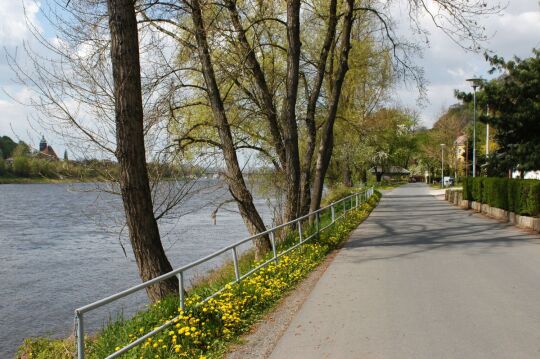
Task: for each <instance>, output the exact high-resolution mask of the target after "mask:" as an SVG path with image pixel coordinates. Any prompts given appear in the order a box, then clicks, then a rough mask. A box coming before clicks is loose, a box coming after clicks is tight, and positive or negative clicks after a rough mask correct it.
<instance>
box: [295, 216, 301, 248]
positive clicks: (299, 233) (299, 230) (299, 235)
mask: <svg viewBox="0 0 540 359" xmlns="http://www.w3.org/2000/svg"><path fill="white" fill-rule="evenodd" d="M296 223H297V224H298V238H300V243H302V221H298V222H296Z"/></svg>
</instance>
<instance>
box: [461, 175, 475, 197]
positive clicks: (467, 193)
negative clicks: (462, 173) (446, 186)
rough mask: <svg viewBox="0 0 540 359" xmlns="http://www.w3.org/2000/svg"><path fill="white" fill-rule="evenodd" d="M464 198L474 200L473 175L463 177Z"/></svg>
mask: <svg viewBox="0 0 540 359" xmlns="http://www.w3.org/2000/svg"><path fill="white" fill-rule="evenodd" d="M463 199H466V200H468V201H472V200H473V195H472V177H464V178H463Z"/></svg>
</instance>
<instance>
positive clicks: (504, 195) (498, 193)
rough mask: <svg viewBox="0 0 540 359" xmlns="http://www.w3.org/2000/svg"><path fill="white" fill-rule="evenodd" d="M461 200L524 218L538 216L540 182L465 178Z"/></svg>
mask: <svg viewBox="0 0 540 359" xmlns="http://www.w3.org/2000/svg"><path fill="white" fill-rule="evenodd" d="M463 199H466V200H469V201H476V202H482V203H485V204H488V205H490V206H491V207H497V208H502V209H504V210H507V211H510V212H514V213H517V214H520V215H524V216H538V215H539V214H540V181H539V180H522V179H511V178H492V177H475V178H472V177H467V178H464V179H463Z"/></svg>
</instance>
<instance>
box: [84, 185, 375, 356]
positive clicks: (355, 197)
mask: <svg viewBox="0 0 540 359" xmlns="http://www.w3.org/2000/svg"><path fill="white" fill-rule="evenodd" d="M373 193H374V189H373V187H370V188H368V189H365V190H363V191H361V192H357V193H354V194H352V195H350V196H347V197H345V198H342V199H340V200H339V201H336V202H334V203H332V204H330V205H328V206H326V207H323V208H320V209H319V210H317V211H314V212H311V213H308V214H306V215H305V216H302V217H299V218H297V219H295V220H292V221H290V222H287V223H284V224H281V225H279V226H276V227H273V228H270V229H268V230H266V231H264V232H261V233H258V234H256V235H254V236H251V237H248V238H245V239H243V240H241V241H238V242H236V243H234V244H231V245H229V246H227V247H225V248H222V249H220V250H218V251H217V252H214V253H212V254H209V255H207V256H206V257H203V258H201V259H199V260H196V261H194V262H192V263H190V264H187V265H185V266H183V267H180V268H177V269H175V270H173V271H171V272H169V273H166V274H163V275H160V276H159V277H156V278H154V279H151V280H149V281H146V282H143V283H141V284H139V285H136V286H133V287H131V288H129V289H126V290H124V291H121V292H118V293H116V294H113V295H111V296H109V297H106V298H103V299H100V300H98V301H96V302H94V303H91V304H88V305H85V306H83V307H80V308H77V309H75V341H76V345H77V358H78V359H84V314H85V313H88V312H90V311H92V310H94V309H97V308H99V307H102V306H104V305H106V304H109V303H111V302H114V301H116V300H118V299H120V298H123V297H125V296H128V295H130V294H132V293H135V292H138V291H140V290H142V289H144V288H146V287H148V286H151V285H153V284H156V283H158V282H161V281H163V280H166V279H169V278H171V277H176V278H177V279H178V283H179V293H178V294H179V299H180V308H181V309H182V310H184V309H185V304H184V299H185V298H184V295H185V283H184V272H185V271H187V270H189V269H191V268H194V267H196V266H198V265H199V264H202V263H205V262H207V261H209V260H211V259H213V258H215V257H217V256H219V255H221V254H223V253H226V252H228V251H230V252H231V254H232V260H233V263H234V273H235V280H234V281H232V282H230V283H237V282H240V281H242V280H243V279H244V278H246V277H248V276H250V275H251V274H253V273H254V272H256V271H257V270H259V269H261V268H263V267H265V266H266V265H268V264H269V263H271V262H275V261H277V260H278V258H279V257H281V256H283V255H284V254H286V253H288V252H290V251H292V250H294V249H295V248H297V247H298V246H301V245H302V244H304V243H305V242H307V241H309V240H310V239H312V238H314V237H316V236H318V235H319V233H320V232H322V231H324V230H325V229H327V228H328V227H330V226H332V225H333V224H334V223H335V222H336V221H337V220H338V219H340V218H342V217H344V216H346V214H347V211H348V210H351V209H355V208H357V207H358V206H360V205H361V204H362V203H364V202H365V201H367V199H368V198H370V197H371V196H372V195H373ZM347 207H348V208H347ZM328 210H330V219H331V220H330V223H329V224H327V225H326V226H324V227H323V228H320V217H321V214H322V213H323V211H328ZM336 210H337V212H338V213H339V212H340V211H342V212H341V214H340V215H338V216H337V217H336ZM305 220H313V221H314V224H315V230H314V232H313V233H311V234H310V235H308V236H307V237H306V238H304V237H303V235H304V233H303V230H302V221H305ZM295 224H296V226H297V231H298V238H299V241H298V243H297V244H295V245H293V246H291V247H289V248H287V249H285V250H284V251H282V252H280V253H278V251H277V247H276V240H275V232H276V231H277V230H280V229H282V228H285V227H289V228H291V227H292V226H294V225H295ZM266 235H268V236H269V238H270V242H271V245H272V252H273V255H272V257H271V258H270V259H268V260H267V261H265V262H263V263H262V264H259V265H258V266H256V267H255V268H253V269H251V270H249V271H248V272H246V273H244V274H242V273H241V271H240V266H239V263H238V247H239V246H240V245H242V244H244V243H247V242H250V241H252V240H254V239H256V238H259V237H262V236H266ZM230 283H229V284H230ZM224 289H225V286H224V287H222V288H221V289H219V290H217V291H216V292H214V293H213V294H212V295H210V296H208V297H206V298H204V299H203V300H201V301H200V302H199V303H197V305H196V306H198V305H201V304H203V303H205V302H207V301H208V300H210V299H211V298H214V297H215V296H217V295H218V294H219V293H221V292H222V291H223V290H224ZM175 319H176V318H173V319H171V320H169V321H167V322H165V323H164V324H162V325H161V326H159V327H157V328H154V330H152V331H150V332H148V333H146V334H145V335H143V336H141V337H139V338H137V339H135V340H134V341H133V342H131V343H129V344H128V345H126V346H124V347H122V348H120V349H118V350H117V351H115V352H114V353H112V354H110V355H109V356H108V357H107V358H106V359H112V358H116V357H117V356H119V355H121V354H122V353H125V352H127V351H128V350H130V349H132V348H134V347H135V346H137V345H139V344H141V343H142V342H144V341H145V340H146V339H147V338H149V337H151V336H153V335H154V334H156V333H159V332H160V331H162V330H164V329H165V328H167V327H168V326H170V325H171V324H173V323H174V320H175Z"/></svg>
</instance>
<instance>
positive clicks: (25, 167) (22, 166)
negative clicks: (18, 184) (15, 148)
mask: <svg viewBox="0 0 540 359" xmlns="http://www.w3.org/2000/svg"><path fill="white" fill-rule="evenodd" d="M13 172H14V173H15V174H16V175H17V176H20V177H28V176H30V161H29V160H28V158H27V157H22V156H19V157H15V158H14V159H13Z"/></svg>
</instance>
